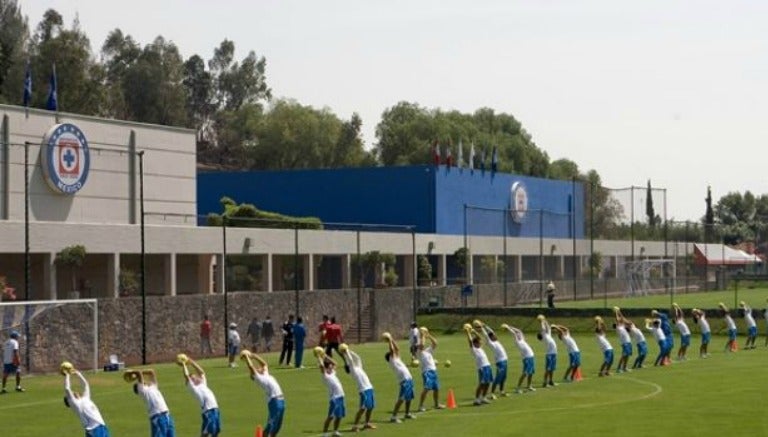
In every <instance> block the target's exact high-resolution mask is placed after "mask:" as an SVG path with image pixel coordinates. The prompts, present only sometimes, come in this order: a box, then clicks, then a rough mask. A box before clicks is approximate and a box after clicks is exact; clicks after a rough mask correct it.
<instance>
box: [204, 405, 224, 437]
mask: <svg viewBox="0 0 768 437" xmlns="http://www.w3.org/2000/svg"><path fill="white" fill-rule="evenodd" d="M220 432H221V415H220V414H219V409H218V408H211V409H210V410H206V411H204V412H203V426H202V427H201V428H200V434H201V435H202V434H210V435H213V436H216V435H219V433H220Z"/></svg>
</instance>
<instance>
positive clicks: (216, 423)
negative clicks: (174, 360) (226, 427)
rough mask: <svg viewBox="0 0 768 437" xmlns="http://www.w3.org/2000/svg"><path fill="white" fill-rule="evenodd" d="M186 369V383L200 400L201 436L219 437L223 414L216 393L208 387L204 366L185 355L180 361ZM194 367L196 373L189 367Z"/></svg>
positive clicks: (183, 368)
mask: <svg viewBox="0 0 768 437" xmlns="http://www.w3.org/2000/svg"><path fill="white" fill-rule="evenodd" d="M180 364H181V367H182V370H183V371H184V383H185V384H186V385H187V387H188V388H189V391H190V392H192V395H193V396H194V397H195V399H197V401H198V402H200V409H201V411H202V420H203V422H202V423H203V424H202V426H201V428H200V437H217V436H218V435H219V433H221V415H220V413H219V404H218V402H216V395H214V394H213V391H211V389H210V388H208V379H207V378H206V377H205V372H204V371H203V368H202V367H200V365H199V364H197V362H195V360H193V359H191V358H189V357H187V356H186V355H184V359H182V360H181V361H180ZM188 366H189V367H192V369H194V371H195V372H194V373H190V372H189V367H188Z"/></svg>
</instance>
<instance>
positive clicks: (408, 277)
mask: <svg viewBox="0 0 768 437" xmlns="http://www.w3.org/2000/svg"><path fill="white" fill-rule="evenodd" d="M413 264H414V263H413V255H403V274H402V281H401V282H402V284H403V285H404V286H406V287H408V286H411V285H413V281H414V279H415V278H416V272H415V271H414V269H413Z"/></svg>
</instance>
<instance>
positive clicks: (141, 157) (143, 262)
mask: <svg viewBox="0 0 768 437" xmlns="http://www.w3.org/2000/svg"><path fill="white" fill-rule="evenodd" d="M137 155H138V156H139V208H140V214H141V267H140V268H141V363H142V364H147V279H146V278H147V272H146V259H145V258H146V247H145V238H144V231H145V229H144V151H143V150H142V151H140V152H138V153H137Z"/></svg>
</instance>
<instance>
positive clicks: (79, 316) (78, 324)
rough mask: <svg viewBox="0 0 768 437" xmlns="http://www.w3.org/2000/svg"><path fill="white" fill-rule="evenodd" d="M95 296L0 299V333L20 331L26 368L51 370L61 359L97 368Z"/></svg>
mask: <svg viewBox="0 0 768 437" xmlns="http://www.w3.org/2000/svg"><path fill="white" fill-rule="evenodd" d="M98 305H99V304H98V301H97V300H96V299H70V300H44V301H11V302H0V333H2V335H3V341H4V339H6V338H8V336H9V335H10V332H11V331H17V332H18V333H19V334H20V337H21V338H20V341H19V343H20V347H21V349H22V350H21V352H22V364H23V365H24V367H25V368H26V371H28V372H31V371H43V372H45V371H53V370H55V369H58V366H59V364H60V363H61V362H62V361H65V360H66V361H70V362H72V363H73V364H74V365H75V367H78V368H81V369H87V368H89V367H90V368H92V369H93V370H94V371H96V370H98V369H99V306H98Z"/></svg>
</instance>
